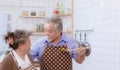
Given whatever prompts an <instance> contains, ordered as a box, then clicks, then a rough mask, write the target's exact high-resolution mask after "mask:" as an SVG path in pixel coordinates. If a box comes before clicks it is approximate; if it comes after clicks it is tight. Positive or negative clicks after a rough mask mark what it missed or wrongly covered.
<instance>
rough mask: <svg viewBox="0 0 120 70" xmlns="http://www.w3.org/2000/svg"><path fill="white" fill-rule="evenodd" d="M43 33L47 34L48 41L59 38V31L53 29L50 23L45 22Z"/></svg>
mask: <svg viewBox="0 0 120 70" xmlns="http://www.w3.org/2000/svg"><path fill="white" fill-rule="evenodd" d="M44 33H45V35H46V36H47V38H48V40H49V41H54V40H56V39H57V38H59V36H60V34H61V32H60V31H56V30H55V25H54V24H52V23H50V24H45V26H44Z"/></svg>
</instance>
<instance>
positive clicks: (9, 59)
mask: <svg viewBox="0 0 120 70" xmlns="http://www.w3.org/2000/svg"><path fill="white" fill-rule="evenodd" d="M30 34H31V33H30V32H27V31H24V30H16V31H15V32H9V33H8V34H7V35H6V36H5V40H6V42H7V43H9V46H10V47H11V48H12V49H13V50H12V51H11V52H10V53H9V54H8V55H7V56H6V57H5V58H4V59H3V61H2V63H1V66H0V70H36V69H35V66H34V63H33V61H32V58H31V56H30V55H29V54H28V53H29V51H30V38H29V36H30Z"/></svg>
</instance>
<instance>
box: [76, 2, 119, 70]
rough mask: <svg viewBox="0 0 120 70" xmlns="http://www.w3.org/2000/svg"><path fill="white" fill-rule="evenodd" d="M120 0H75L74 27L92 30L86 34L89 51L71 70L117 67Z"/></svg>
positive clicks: (112, 68)
mask: <svg viewBox="0 0 120 70" xmlns="http://www.w3.org/2000/svg"><path fill="white" fill-rule="evenodd" d="M119 4H120V1H119V0H75V4H74V5H75V6H74V27H75V30H77V29H78V30H80V29H94V32H92V33H89V34H88V42H89V43H90V44H91V48H92V54H91V55H90V56H89V57H88V58H86V60H85V62H84V63H83V64H77V63H74V70H120V60H119V59H120V7H119V6H120V5H119Z"/></svg>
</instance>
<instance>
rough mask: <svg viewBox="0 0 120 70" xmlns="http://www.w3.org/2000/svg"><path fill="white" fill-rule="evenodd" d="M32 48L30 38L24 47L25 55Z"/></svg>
mask: <svg viewBox="0 0 120 70" xmlns="http://www.w3.org/2000/svg"><path fill="white" fill-rule="evenodd" d="M30 46H31V43H30V38H28V39H27V40H26V42H25V44H23V47H22V48H23V50H24V52H25V53H28V52H29V51H30Z"/></svg>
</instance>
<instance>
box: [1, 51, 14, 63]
mask: <svg viewBox="0 0 120 70" xmlns="http://www.w3.org/2000/svg"><path fill="white" fill-rule="evenodd" d="M11 60H12V55H11V54H10V53H8V54H6V55H5V57H4V58H3V60H2V62H1V63H6V62H7V63H8V62H10V61H11Z"/></svg>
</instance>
